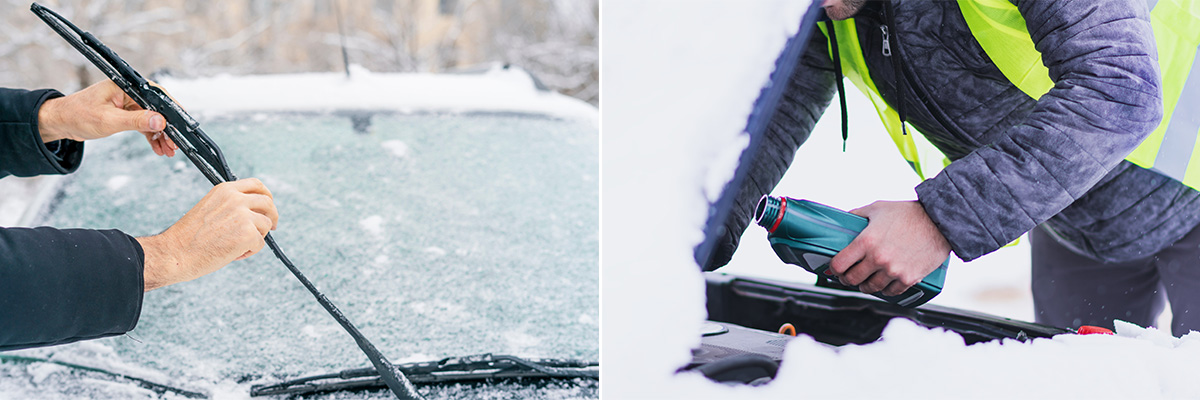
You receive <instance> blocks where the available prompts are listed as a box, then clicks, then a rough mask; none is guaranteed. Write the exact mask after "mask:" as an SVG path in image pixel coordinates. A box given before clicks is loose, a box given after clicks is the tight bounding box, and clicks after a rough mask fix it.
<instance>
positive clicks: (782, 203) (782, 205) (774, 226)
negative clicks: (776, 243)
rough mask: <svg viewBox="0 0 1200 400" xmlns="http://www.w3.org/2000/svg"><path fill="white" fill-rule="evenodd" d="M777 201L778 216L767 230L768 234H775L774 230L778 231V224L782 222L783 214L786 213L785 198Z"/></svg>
mask: <svg viewBox="0 0 1200 400" xmlns="http://www.w3.org/2000/svg"><path fill="white" fill-rule="evenodd" d="M779 200H780V201H779V203H780V204H779V215H778V216H776V217H775V223H774V224H771V229H767V232H768V233H775V230H776V229H779V223H780V222H783V214H784V213H786V212H787V203H788V202H787V200H788V199H787V197H780V198H779Z"/></svg>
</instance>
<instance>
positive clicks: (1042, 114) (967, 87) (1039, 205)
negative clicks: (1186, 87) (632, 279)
mask: <svg viewBox="0 0 1200 400" xmlns="http://www.w3.org/2000/svg"><path fill="white" fill-rule="evenodd" d="M1014 3H1015V4H1016V5H1017V6H1018V9H1019V10H1020V12H1021V14H1022V15H1023V16H1024V18H1025V21H1026V25H1027V27H1028V29H1029V32H1030V36H1031V37H1032V39H1033V41H1034V43H1035V45H1036V46H1037V49H1038V51H1040V52H1041V53H1042V57H1043V61H1044V63H1045V64H1046V66H1047V67H1048V68H1049V70H1050V78H1051V79H1052V80H1054V82H1055V83H1056V85H1055V87H1054V89H1052V90H1051V91H1050V92H1049V93H1047V94H1046V95H1044V96H1043V97H1042V98H1041V99H1040V100H1034V99H1032V98H1030V97H1029V96H1028V95H1026V94H1025V93H1023V92H1021V91H1020V90H1019V89H1017V88H1016V87H1015V86H1013V85H1012V84H1011V83H1010V82H1009V80H1008V79H1007V78H1005V77H1004V75H1003V74H1001V72H1000V70H999V69H997V68H996V66H995V65H994V64H993V63H992V62H991V61H990V60H989V59H988V57H987V55H986V54H985V53H984V52H983V50H982V48H981V47H980V46H979V44H978V42H977V41H976V40H975V39H974V37H973V36H972V35H971V32H970V30H969V28H968V27H967V25H966V22H965V21H964V20H963V17H962V12H961V11H960V10H959V8H958V4H957V2H954V1H912V0H907V1H895V2H893V10H894V12H895V14H894V15H895V17H894V18H892V19H893V20H891V21H885V19H887V18H886V17H885V14H884V13H883V12H882V11H883V8H884V7H883V3H881V2H867V4H868V5H867V6H866V7H864V9H863V10H862V11H860V12H859V13H858V14H856V16H855V21H856V26H857V29H858V36H859V40H860V43H861V45H862V47H863V50H864V51H863V52H864V55H865V59H866V63H867V65H868V68H869V70H870V73H871V77H872V79H873V80H874V81H875V83H876V86H877V87H878V88H879V90H880V94H881V95H882V96H883V97H884V99H885V100H886V101H887V102H888V104H891V105H898V104H899V102H903V103H904V110H905V111H906V114H907V120H908V121H909V123H910V124H911V125H912V126H914V127H916V128H917V129H918V130H919V131H920V132H921V133H922V134H924V135H925V137H926V138H928V139H929V140H930V142H931V143H933V144H934V145H935V146H937V147H938V148H939V149H940V150H942V152H943V153H945V154H946V155H947V156H948V157H949V158H950V159H951V160H953V162H952V163H951V164H950V165H949V166H948V167H947V168H946V169H945V170H943V171H942V172H941V173H940V174H938V175H937V176H936V177H933V178H931V179H928V180H926V181H925V182H923V183H921V184H920V185H918V186H917V187H916V192H917V197H918V199H919V201H920V202H921V204H922V205H923V206H924V208H925V211H926V212H927V213H928V214H929V217H930V218H931V219H932V220H933V222H934V223H935V224H936V225H937V226H938V228H939V229H940V230H941V232H942V234H943V235H944V236H945V237H946V239H947V240H948V241H949V242H950V246H951V248H952V249H953V251H954V253H955V254H956V255H957V256H958V257H959V258H961V259H963V260H964V261H970V260H973V259H975V258H978V257H980V256H982V255H984V254H987V253H990V252H992V251H995V250H996V249H998V248H1000V247H1001V246H1003V245H1005V244H1006V243H1009V242H1011V241H1012V240H1014V239H1016V238H1017V237H1019V236H1020V235H1021V234H1023V233H1025V232H1027V231H1029V230H1031V229H1033V228H1034V227H1035V226H1037V225H1038V224H1042V223H1045V225H1046V226H1047V227H1048V228H1050V230H1051V231H1052V232H1053V233H1055V234H1056V235H1055V236H1056V237H1057V239H1058V240H1059V241H1060V242H1061V243H1063V244H1064V245H1066V246H1068V247H1070V248H1072V249H1074V250H1075V251H1077V252H1078V253H1080V254H1082V255H1085V256H1088V257H1091V258H1093V259H1096V260H1100V261H1104V262H1120V261H1129V260H1134V259H1138V258H1142V257H1146V256H1149V255H1152V254H1154V253H1157V252H1158V251H1160V250H1162V249H1164V248H1166V247H1167V246H1169V245H1170V244H1172V243H1174V242H1175V241H1177V240H1179V239H1180V238H1182V237H1183V236H1184V234H1186V233H1188V232H1189V231H1191V230H1192V229H1193V228H1195V227H1196V226H1197V224H1198V223H1200V202H1198V201H1200V192H1197V191H1195V190H1193V189H1191V188H1188V187H1187V186H1184V185H1183V184H1182V183H1180V182H1178V181H1176V180H1173V179H1170V178H1167V177H1165V176H1163V175H1160V174H1158V173H1157V172H1154V171H1151V170H1147V169H1143V168H1140V167H1138V166H1135V165H1133V164H1131V163H1129V162H1128V161H1124V160H1123V158H1124V157H1126V155H1127V154H1128V153H1129V152H1131V151H1132V150H1133V149H1134V148H1136V147H1137V146H1138V144H1139V143H1140V142H1141V141H1142V139H1144V138H1145V137H1146V136H1147V135H1148V134H1149V133H1150V132H1151V131H1152V130H1153V129H1154V128H1155V127H1156V126H1157V125H1158V123H1159V121H1160V119H1161V117H1162V116H1161V114H1162V110H1161V108H1162V106H1161V102H1162V100H1161V93H1162V90H1161V88H1160V82H1159V75H1158V70H1157V68H1158V63H1157V54H1156V50H1155V45H1154V39H1153V36H1152V34H1151V29H1150V23H1149V12H1148V10H1147V8H1146V4H1145V2H1144V0H1069V1H1068V0H1062V1H1036V0H1034V1H1014ZM883 24H887V25H889V27H890V32H891V38H890V39H891V40H890V42H891V48H892V51H893V57H899V58H898V60H899V62H900V64H901V67H902V70H903V72H902V75H905V76H903V77H900V78H899V79H897V76H896V74H895V73H894V69H893V67H894V65H893V64H892V60H891V59H890V58H888V57H884V56H883V54H882V45H883V43H882V32H881V30H880V26H881V25H883ZM898 80H899V81H900V82H899V83H900V84H899V85H897V81H898ZM850 87H851V86H850V85H849V84H847V88H848V89H849V88H850ZM834 90H835V89H834V72H833V64H832V62H831V61H830V58H829V54H828V50H827V47H826V39H825V37H824V35H822V34H821V33H819V32H818V33H816V34H814V35H813V39H812V42H811V43H810V44H809V46H808V49H807V50H806V53H805V54H804V56H803V59H802V60H801V62H800V63H799V65H797V67H796V69H795V72H794V73H793V75H792V77H791V78H790V79H789V81H788V94H787V95H785V97H784V98H783V100H782V101H781V105H780V107H779V109H778V110H777V112H776V114H775V116H774V117H773V119H772V121H771V124H770V127H769V129H768V131H767V137H766V138H765V140H764V142H763V149H762V153H761V154H760V155H759V156H758V157H756V162H755V164H754V165H752V166H751V170H750V174H749V176H750V179H746V180H745V183H744V184H743V185H742V187H741V188H739V193H738V197H737V199H736V200H735V205H734V209H733V212H732V213H731V215H730V217H729V219H728V220H727V221H726V224H725V229H726V232H725V235H726V237H725V240H724V244H723V245H718V248H717V250H716V251H715V254H714V257H713V260H711V262H710V263H709V265H708V266H706V267H707V268H708V269H712V268H714V267H717V266H720V265H724V264H725V263H726V262H727V261H728V259H729V257H730V256H731V255H732V252H733V249H736V247H737V239H738V236H740V235H741V233H742V232H743V231H744V230H745V229H746V226H747V225H748V224H749V222H750V213H751V212H752V211H753V207H754V204H755V201H756V200H757V199H758V197H759V196H761V195H762V194H763V193H768V192H770V191H771V189H772V188H774V187H775V185H776V184H777V183H778V181H779V179H780V178H781V177H782V176H783V173H784V172H785V170H786V169H787V166H788V164H789V163H790V162H791V160H792V158H793V155H794V154H795V150H796V147H798V146H799V145H800V144H801V143H803V142H804V141H805V140H806V139H807V138H808V135H809V133H810V131H811V130H812V127H813V125H814V124H815V123H816V120H817V119H818V118H819V116H820V115H821V114H822V113H823V112H824V109H825V108H826V107H827V106H828V104H829V102H830V100H831V98H832V96H833V94H834V93H835V91H834ZM849 90H853V89H849ZM860 112H862V111H860ZM869 113H870V114H872V115H874V112H873V111H872V112H869ZM794 195H796V196H802V195H803V194H794Z"/></svg>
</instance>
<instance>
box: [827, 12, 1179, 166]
mask: <svg viewBox="0 0 1200 400" xmlns="http://www.w3.org/2000/svg"><path fill="white" fill-rule="evenodd" d="M1149 2H1150V4H1149V6H1150V10H1151V12H1150V23H1151V27H1152V28H1153V30H1154V39H1155V42H1156V44H1157V46H1158V61H1159V71H1160V73H1161V77H1162V88H1163V96H1162V98H1163V119H1162V122H1161V123H1160V124H1159V126H1158V128H1156V129H1155V130H1154V131H1153V132H1152V133H1151V134H1150V136H1148V137H1147V138H1146V139H1145V140H1144V141H1143V142H1142V144H1141V145H1139V146H1138V147H1137V148H1136V149H1134V150H1133V152H1132V153H1130V154H1129V156H1128V157H1126V160H1129V161H1130V162H1132V163H1134V164H1137V165H1139V166H1141V167H1143V168H1148V169H1152V170H1154V171H1157V172H1159V173H1161V174H1163V175H1166V176H1169V177H1171V178H1174V179H1176V180H1179V181H1181V182H1183V183H1184V184H1186V185H1188V186H1190V187H1192V188H1198V187H1200V140H1197V138H1200V62H1197V61H1200V60H1197V49H1198V47H1200V0H1157V1H1155V0H1149ZM958 5H959V8H960V9H961V10H962V13H963V18H964V19H965V20H966V21H967V26H968V27H970V29H971V35H972V36H974V37H975V40H976V41H978V42H979V45H980V47H982V48H983V50H984V52H985V53H987V55H988V57H989V58H990V59H991V60H992V62H993V63H995V64H996V67H997V68H999V69H1000V72H1001V73H1003V74H1004V76H1005V77H1006V78H1008V80H1009V81H1010V82H1012V83H1013V85H1015V86H1016V87H1017V88H1018V89H1020V90H1021V91H1022V92H1025V94H1028V95H1029V96H1030V97H1032V98H1034V99H1038V98H1041V97H1042V95H1044V94H1046V92H1049V91H1050V89H1051V88H1053V87H1054V82H1053V81H1051V80H1050V72H1049V70H1048V69H1047V68H1046V67H1045V65H1044V64H1043V63H1042V55H1041V53H1039V52H1038V51H1037V49H1036V48H1035V47H1034V44H1033V39H1031V38H1030V37H1029V31H1028V30H1027V29H1026V27H1025V18H1024V17H1022V16H1021V13H1020V12H1019V11H1018V10H1017V7H1016V6H1015V5H1013V4H1012V3H1011V2H1009V1H1008V0H958ZM833 27H834V32H835V33H836V36H837V38H838V40H837V42H838V43H837V46H838V53H839V55H840V58H841V64H842V71H843V73H844V75H845V76H846V78H847V79H849V80H850V81H851V82H852V83H854V85H855V86H857V87H858V88H859V90H861V91H862V92H863V93H864V94H866V95H867V97H869V98H870V99H871V103H872V104H873V105H874V106H875V110H876V112H878V113H879V117H880V118H881V119H882V120H883V125H884V127H885V128H886V129H887V131H888V134H889V135H890V136H891V137H892V141H893V142H895V143H896V147H897V148H898V149H899V150H900V154H901V155H902V156H904V159H905V160H907V161H908V163H909V165H911V166H912V167H913V170H915V171H916V172H917V174H918V175H920V176H921V178H922V179H924V178H929V177H933V176H934V175H936V174H937V173H938V172H939V171H941V169H942V168H944V167H945V166H946V165H948V164H949V160H946V159H945V156H943V155H942V154H941V152H940V151H938V150H937V148H936V147H934V146H933V145H932V144H930V143H929V142H928V141H926V140H925V139H924V138H923V137H920V135H905V134H903V132H902V130H901V122H900V117H899V116H898V115H897V114H896V111H895V110H894V109H893V108H891V107H890V106H888V104H887V103H886V102H885V101H884V100H883V97H882V96H880V94H879V90H878V89H877V88H876V87H875V83H874V82H873V81H872V80H871V77H870V74H869V73H868V72H867V65H866V62H865V60H864V58H863V55H862V47H861V46H860V45H859V42H858V32H857V30H855V26H854V20H853V19H848V20H844V21H834V22H833ZM821 30H822V31H824V30H825V27H824V26H821ZM826 35H827V36H828V32H826ZM830 50H831V51H832V48H831V49H830ZM1189 77H1191V78H1195V79H1191V80H1189V79H1188V78H1189ZM921 160H942V162H926V163H922V162H921Z"/></svg>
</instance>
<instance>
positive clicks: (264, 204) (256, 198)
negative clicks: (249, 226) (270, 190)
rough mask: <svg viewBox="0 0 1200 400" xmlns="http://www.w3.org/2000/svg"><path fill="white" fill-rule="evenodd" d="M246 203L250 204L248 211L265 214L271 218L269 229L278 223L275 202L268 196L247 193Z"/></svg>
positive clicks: (277, 211) (273, 228)
mask: <svg viewBox="0 0 1200 400" xmlns="http://www.w3.org/2000/svg"><path fill="white" fill-rule="evenodd" d="M247 204H248V205H249V206H250V211H254V212H256V213H259V214H261V215H265V216H266V217H267V218H269V219H270V220H271V230H275V227H276V226H278V224H279V210H278V209H276V208H275V202H274V201H272V200H271V198H270V197H267V196H266V195H261V194H250V195H247Z"/></svg>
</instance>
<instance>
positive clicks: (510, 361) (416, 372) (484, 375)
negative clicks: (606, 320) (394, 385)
mask: <svg viewBox="0 0 1200 400" xmlns="http://www.w3.org/2000/svg"><path fill="white" fill-rule="evenodd" d="M396 367H397V368H399V369H400V370H401V371H402V372H404V375H405V376H406V377H408V379H409V381H411V382H412V383H413V384H417V385H421V384H437V383H457V382H468V381H486V380H495V379H576V378H579V379H594V380H599V379H600V363H599V362H595V361H581V360H567V359H544V358H538V359H524V358H520V357H515V356H507V355H492V354H490V353H489V354H479V355H473V356H466V357H447V358H443V359H441V360H438V361H426V362H415V363H405V364H397V365H396ZM386 387H387V385H386V384H385V383H384V382H383V379H381V378H380V377H379V373H378V372H376V371H375V369H374V368H356V369H348V370H345V371H341V372H337V373H332V374H324V375H313V376H308V377H303V378H297V379H292V380H288V381H284V382H280V383H275V384H270V385H254V386H251V387H250V395H251V396H272V395H280V394H308V393H321V392H334V391H343V390H359V389H371V388H386Z"/></svg>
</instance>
